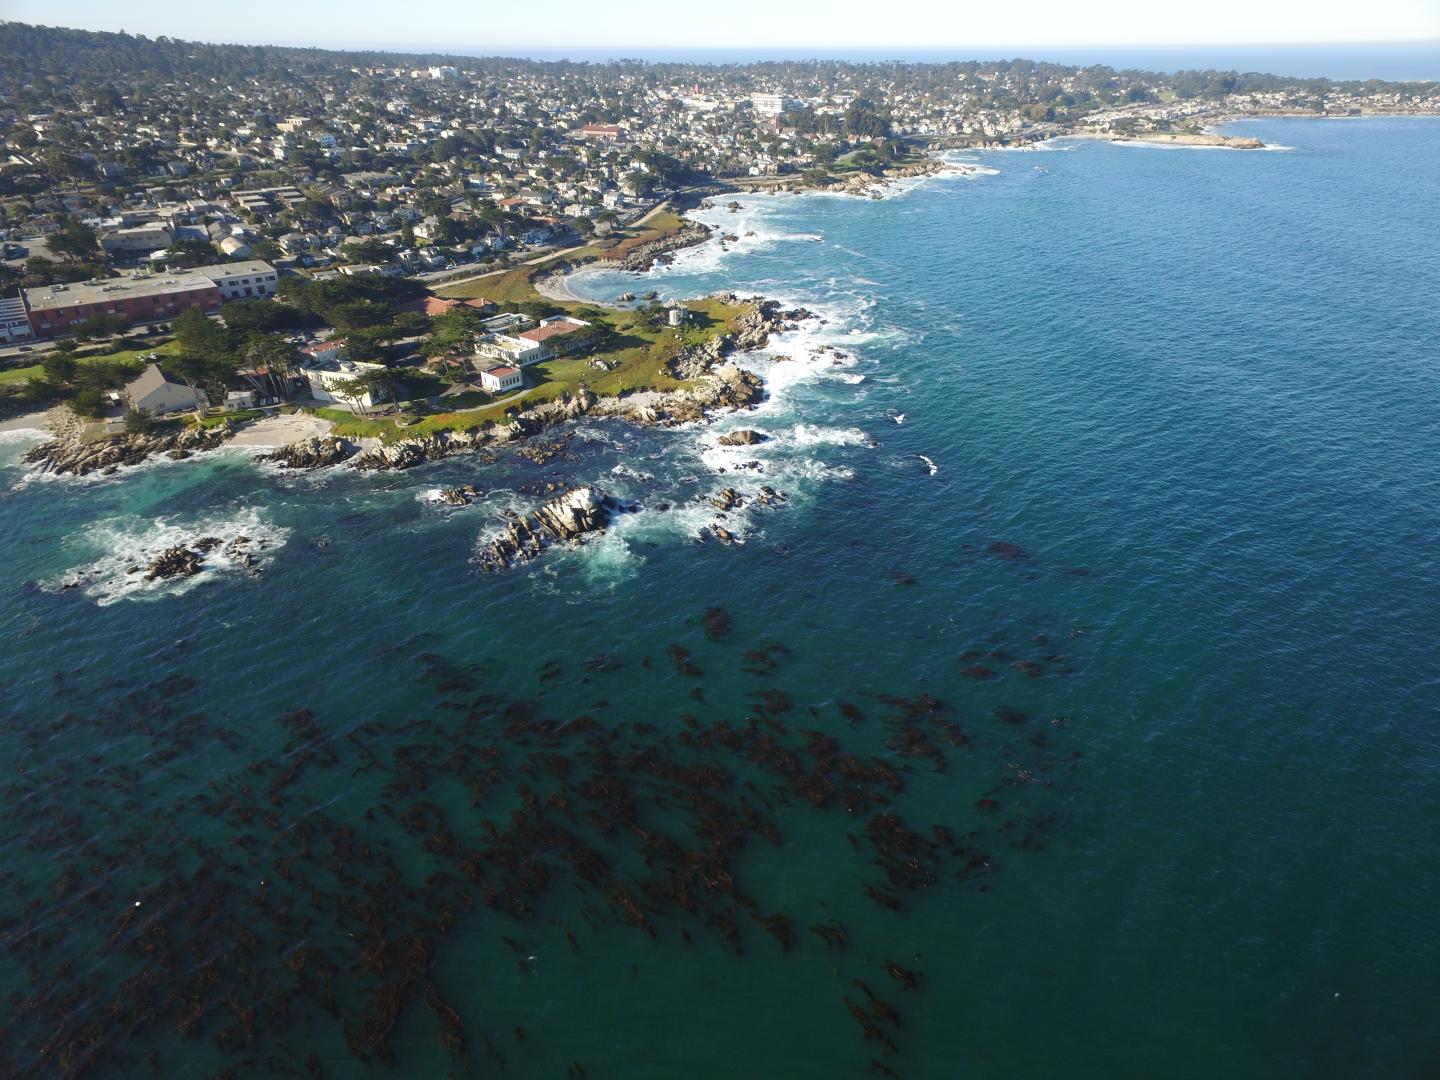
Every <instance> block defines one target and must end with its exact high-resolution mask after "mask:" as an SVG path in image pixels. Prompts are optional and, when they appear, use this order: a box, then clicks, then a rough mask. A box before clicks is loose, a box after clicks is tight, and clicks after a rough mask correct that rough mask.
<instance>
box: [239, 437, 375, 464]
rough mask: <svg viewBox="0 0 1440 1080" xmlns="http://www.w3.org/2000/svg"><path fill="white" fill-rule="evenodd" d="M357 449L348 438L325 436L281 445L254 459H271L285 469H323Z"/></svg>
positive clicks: (350, 455) (352, 453)
mask: <svg viewBox="0 0 1440 1080" xmlns="http://www.w3.org/2000/svg"><path fill="white" fill-rule="evenodd" d="M357 449H359V448H358V447H356V446H355V445H354V444H353V443H351V442H350V441H349V440H348V439H339V438H336V437H334V436H326V437H325V438H323V439H315V438H311V439H302V440H301V441H300V442H296V443H291V444H290V445H288V446H281V447H279V448H278V449H275V450H272V451H271V452H270V453H268V454H260V455H258V456H257V457H256V460H257V461H273V462H275V463H276V464H277V465H280V466H281V467H283V468H286V469H325V468H329V467H330V466H331V465H339V464H340V463H341V462H342V461H348V460H349V459H350V458H351V457H353V456H354V455H355V452H356V450H357Z"/></svg>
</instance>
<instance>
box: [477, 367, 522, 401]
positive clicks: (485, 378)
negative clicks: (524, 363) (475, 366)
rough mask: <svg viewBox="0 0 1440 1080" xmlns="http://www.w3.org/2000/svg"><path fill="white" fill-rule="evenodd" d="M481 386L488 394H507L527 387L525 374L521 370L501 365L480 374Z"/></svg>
mask: <svg viewBox="0 0 1440 1080" xmlns="http://www.w3.org/2000/svg"><path fill="white" fill-rule="evenodd" d="M480 385H481V386H482V387H484V388H485V390H486V392H487V393H491V394H507V393H509V392H510V391H512V390H519V389H520V388H521V387H522V386H524V385H525V373H524V372H523V371H521V370H520V369H519V368H516V367H510V366H509V365H508V364H501V365H499V366H498V367H493V368H490V369H488V370H486V371H482V372H480Z"/></svg>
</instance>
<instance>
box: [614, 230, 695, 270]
mask: <svg viewBox="0 0 1440 1080" xmlns="http://www.w3.org/2000/svg"><path fill="white" fill-rule="evenodd" d="M708 239H710V226H708V225H702V224H701V223H700V222H698V221H687V222H685V224H684V225H683V226H681V228H680V230H679V231H678V232H673V233H671V234H670V235H669V236H661V237H657V238H656V239H654V240H650V241H648V242H646V243H644V244H641V245H640V246H639V247H636V248H634V249H633V250H631V251H629V252H627V253H626V254H625V256H624V257H623V258H620V259H616V260H614V265H615V266H616V267H618V268H619V269H621V270H629V271H631V272H634V273H641V272H643V271H645V270H649V269H650V268H651V267H652V266H655V265H656V264H657V263H658V264H660V265H662V266H663V265H665V264H666V263H669V262H670V261H671V260H673V259H674V257H675V252H677V251H680V250H681V249H683V248H687V247H694V246H695V245H696V244H703V243H704V242H705V241H706V240H708Z"/></svg>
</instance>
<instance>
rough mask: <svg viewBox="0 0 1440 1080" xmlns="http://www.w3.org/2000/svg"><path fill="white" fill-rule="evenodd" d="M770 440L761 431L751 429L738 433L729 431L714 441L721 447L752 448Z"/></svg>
mask: <svg viewBox="0 0 1440 1080" xmlns="http://www.w3.org/2000/svg"><path fill="white" fill-rule="evenodd" d="M769 438H770V436H769V435H766V434H765V433H764V432H763V431H755V430H753V429H751V428H742V429H741V430H739V431H731V432H729V433H728V434H725V435H721V436H720V438H718V439H717V440H715V441H716V442H718V443H719V444H720V445H721V446H754V445H755V444H756V443H762V442H765V441H766V440H768V439H769Z"/></svg>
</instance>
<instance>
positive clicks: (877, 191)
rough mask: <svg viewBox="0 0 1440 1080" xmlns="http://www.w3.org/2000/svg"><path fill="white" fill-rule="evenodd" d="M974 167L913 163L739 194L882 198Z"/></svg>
mask: <svg viewBox="0 0 1440 1080" xmlns="http://www.w3.org/2000/svg"><path fill="white" fill-rule="evenodd" d="M972 171H973V167H970V166H965V165H950V164H948V163H946V162H943V161H939V160H936V159H934V158H927V159H926V160H924V161H916V162H912V163H910V164H908V165H892V166H890V167H889V168H888V169H883V170H881V171H879V172H874V173H870V172H852V173H847V174H845V175H843V176H835V175H825V176H821V177H814V178H810V177H805V178H801V177H798V176H797V177H796V178H795V179H793V180H786V181H782V182H781V183H778V184H773V183H748V184H741V185H740V188H739V190H741V191H746V192H752V193H754V192H767V191H768V192H777V191H778V192H785V193H798V192H803V191H814V190H817V189H818V190H821V191H835V192H840V193H842V194H846V195H861V196H868V197H870V198H876V199H878V198H880V197H881V195H882V192H883V190H884V189H885V188H887V187H889V186H890V185H891V184H893V183H894V182H895V181H897V180H906V179H910V178H911V177H916V176H931V175H933V174H935V173H940V172H972Z"/></svg>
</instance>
